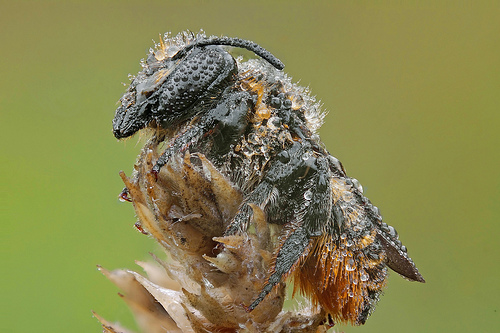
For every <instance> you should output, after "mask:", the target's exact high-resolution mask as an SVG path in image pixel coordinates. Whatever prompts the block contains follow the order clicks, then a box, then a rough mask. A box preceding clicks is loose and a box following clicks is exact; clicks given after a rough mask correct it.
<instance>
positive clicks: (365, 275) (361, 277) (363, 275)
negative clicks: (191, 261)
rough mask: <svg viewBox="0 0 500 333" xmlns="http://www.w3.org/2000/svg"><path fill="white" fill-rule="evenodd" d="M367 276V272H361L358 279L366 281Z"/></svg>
mask: <svg viewBox="0 0 500 333" xmlns="http://www.w3.org/2000/svg"><path fill="white" fill-rule="evenodd" d="M368 278H369V276H368V274H366V273H365V272H362V273H361V276H360V277H359V279H360V280H361V281H363V282H366V281H368Z"/></svg>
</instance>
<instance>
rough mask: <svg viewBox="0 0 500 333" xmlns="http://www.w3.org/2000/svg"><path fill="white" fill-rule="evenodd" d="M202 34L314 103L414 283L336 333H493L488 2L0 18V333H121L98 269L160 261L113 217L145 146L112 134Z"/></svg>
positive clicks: (497, 107)
mask: <svg viewBox="0 0 500 333" xmlns="http://www.w3.org/2000/svg"><path fill="white" fill-rule="evenodd" d="M495 3H496V4H495ZM451 4H453V5H451ZM200 28H203V29H205V31H206V32H207V34H215V35H229V36H238V37H241V38H247V39H251V40H254V41H255V42H258V43H260V44H261V45H262V46H264V47H266V48H268V49H269V50H271V51H272V52H273V53H274V54H276V55H277V56H278V57H279V58H281V59H282V60H283V61H284V63H285V64H286V71H287V72H288V73H289V74H290V75H291V76H292V77H293V78H294V79H295V80H296V81H299V80H300V83H301V84H302V85H307V86H310V87H311V89H312V91H313V93H314V94H315V95H317V96H318V98H319V99H321V101H322V103H323V105H324V108H325V109H327V110H328V111H329V114H328V116H327V118H326V124H325V125H324V127H323V128H322V130H321V135H322V138H323V141H324V142H325V144H326V146H327V148H328V149H329V150H330V152H331V153H332V154H333V155H334V156H336V157H338V158H339V159H340V160H341V161H342V162H343V164H344V166H345V167H346V169H347V171H348V173H349V175H351V176H353V177H356V178H358V179H359V180H360V181H361V183H362V184H363V185H364V187H365V193H366V194H367V195H368V197H370V199H371V200H372V201H373V202H374V203H375V204H377V205H378V206H380V207H381V211H382V213H383V215H384V217H385V220H386V221H387V222H388V223H390V224H392V225H394V226H395V227H396V229H397V230H398V231H399V233H400V235H401V239H402V240H403V242H404V244H406V246H407V247H408V248H409V253H410V255H411V256H412V257H413V259H414V260H415V262H416V263H417V264H418V267H419V269H420V271H421V272H422V274H423V275H424V277H425V278H426V280H427V283H426V284H418V283H410V282H407V281H405V280H403V279H402V278H400V277H399V276H398V275H397V274H394V273H393V274H391V276H390V278H389V283H388V287H387V288H386V291H385V295H384V296H383V297H382V299H381V301H380V303H379V305H378V307H377V310H376V311H375V313H374V314H373V316H372V317H371V318H370V319H369V320H368V322H367V324H366V325H365V326H363V327H343V326H337V327H336V330H337V331H345V332H471V331H474V332H494V331H495V332H496V331H497V330H495V329H494V327H497V329H498V326H499V324H500V321H499V310H500V301H499V299H500V292H499V291H500V290H499V276H500V274H499V273H500V271H499V267H498V263H499V261H500V260H499V254H500V253H499V250H498V246H499V241H498V239H499V235H498V234H499V232H500V228H499V224H498V220H499V216H500V209H499V204H500V200H499V199H500V176H499V172H498V170H499V166H500V161H499V157H500V154H499V151H500V149H499V144H500V134H499V127H500V126H499V124H500V116H499V111H500V6H499V5H498V1H495V2H491V3H490V2H487V1H476V2H472V1H471V2H435V1H432V2H430V1H429V2H418V3H417V2H416V1H412V2H408V3H406V2H399V1H398V2H382V1H378V2H370V3H368V2H363V1H356V2H355V3H354V2H352V3H348V2H347V1H345V2H344V1H329V2H326V1H325V2H314V3H310V4H305V3H302V2H297V1H275V2H271V1H246V2H236V1H234V2H219V1H144V2H132V1H2V2H1V12H0V49H1V59H0V62H1V63H0V66H1V67H0V74H1V80H0V108H1V120H0V127H1V128H0V135H1V140H0V142H1V145H2V151H1V157H0V158H1V168H2V169H1V173H0V174H1V177H2V179H1V181H2V191H1V196H2V197H1V206H2V209H1V214H2V216H1V220H2V229H3V230H2V232H1V233H0V234H1V238H2V239H1V249H2V261H3V263H2V274H1V279H2V280H1V284H0V285H1V287H0V288H1V290H2V291H1V299H2V305H1V306H2V308H1V309H0V310H1V311H0V313H1V314H2V323H1V324H0V325H1V327H0V331H1V332H57V331H58V332H61V331H65V332H99V331H101V329H100V326H99V324H98V323H97V320H96V319H95V318H93V317H92V314H91V312H90V311H91V309H93V310H95V311H97V312H98V313H99V314H101V315H103V316H104V317H106V318H107V319H109V320H113V321H114V320H117V321H120V322H122V323H123V324H125V325H128V326H130V327H134V324H133V320H132V319H131V314H130V312H129V310H128V309H127V307H126V306H125V305H124V303H123V302H122V301H121V300H120V299H119V297H117V296H116V293H117V292H118V290H117V288H116V287H115V286H114V285H112V284H111V283H110V282H109V281H107V280H106V278H104V277H103V276H102V275H101V274H100V273H99V272H98V271H97V270H96V267H95V265H96V264H101V265H103V266H105V267H107V268H110V269H113V268H122V267H127V268H134V269H136V268H138V267H137V266H135V264H134V260H135V259H141V260H145V259H148V257H149V255H148V252H149V251H158V249H157V248H156V246H155V245H154V244H153V241H152V240H150V239H148V238H147V237H145V236H143V235H141V234H140V233H138V232H137V231H136V230H135V229H134V228H133V224H134V222H135V218H134V212H133V209H132V207H131V205H129V204H122V203H119V202H118V201H117V194H118V193H119V192H120V190H121V188H122V184H121V181H120V179H119V177H118V171H119V170H122V169H123V170H125V171H127V172H128V173H130V170H131V167H132V164H133V162H134V160H135V156H136V154H137V152H138V150H139V148H140V146H139V145H137V139H136V138H133V139H132V140H128V141H127V142H126V143H123V142H117V141H116V140H115V139H114V138H113V135H112V133H111V119H112V118H113V115H114V110H115V107H116V102H117V100H118V99H119V98H120V96H121V94H122V93H123V92H124V89H125V88H124V87H123V85H122V84H121V82H125V83H127V82H128V78H127V74H128V73H133V74H134V73H136V72H137V71H138V70H139V60H140V59H141V58H142V57H144V56H145V54H146V51H147V50H148V48H149V47H151V46H152V45H153V42H152V40H153V39H154V40H156V41H158V34H159V33H164V32H166V31H172V32H173V33H174V34H176V33H177V32H180V31H182V30H186V29H190V30H193V31H198V30H199V29H200Z"/></svg>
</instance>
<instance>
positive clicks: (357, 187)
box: [351, 178, 363, 193]
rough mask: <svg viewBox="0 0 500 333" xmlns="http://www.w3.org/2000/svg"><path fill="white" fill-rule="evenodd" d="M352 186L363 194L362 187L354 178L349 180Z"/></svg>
mask: <svg viewBox="0 0 500 333" xmlns="http://www.w3.org/2000/svg"><path fill="white" fill-rule="evenodd" d="M351 180H352V184H353V185H354V187H355V188H356V189H357V190H358V191H359V192H360V193H363V186H361V184H360V183H359V181H358V180H357V179H356V178H351Z"/></svg>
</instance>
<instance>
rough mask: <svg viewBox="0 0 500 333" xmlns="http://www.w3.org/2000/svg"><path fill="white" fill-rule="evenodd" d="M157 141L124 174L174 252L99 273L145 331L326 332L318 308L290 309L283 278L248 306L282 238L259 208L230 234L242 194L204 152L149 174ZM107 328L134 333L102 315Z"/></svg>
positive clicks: (154, 234)
mask: <svg viewBox="0 0 500 333" xmlns="http://www.w3.org/2000/svg"><path fill="white" fill-rule="evenodd" d="M158 150H159V147H158V144H157V143H156V142H155V141H154V140H151V141H149V142H148V143H147V144H146V145H145V147H144V148H143V150H142V152H141V154H140V156H139V158H138V160H137V163H136V165H135V171H134V174H133V175H132V176H131V177H127V176H126V175H125V174H124V173H123V172H122V173H121V174H120V175H121V177H122V179H123V181H124V183H125V185H126V187H127V189H128V192H129V195H130V198H131V200H132V203H133V205H134V208H135V211H136V214H137V217H138V221H139V222H138V223H139V228H140V229H143V231H144V232H146V233H147V234H149V235H150V237H151V238H153V239H154V240H155V241H156V242H158V244H159V245H160V246H161V247H162V248H163V249H164V250H165V252H166V253H167V254H168V256H169V259H168V260H160V259H159V258H158V257H156V256H154V255H153V258H154V259H155V261H156V263H147V262H140V263H138V264H139V266H141V267H142V268H143V270H144V271H145V273H146V274H145V275H141V274H139V273H136V272H134V271H131V270H115V271H108V270H105V269H104V268H101V267H99V269H100V270H101V272H102V273H103V274H104V275H105V276H106V277H108V278H109V279H110V280H111V281H112V282H113V283H115V284H116V285H117V286H118V287H119V288H120V289H121V290H122V291H123V295H120V296H121V297H122V298H123V299H124V300H125V302H126V303H127V304H128V305H129V307H130V308H131V310H132V311H133V313H134V315H135V317H136V321H137V323H138V326H139V328H140V330H141V331H142V332H326V330H327V326H324V324H326V323H325V322H324V318H325V314H324V312H323V311H321V310H318V309H317V307H307V306H306V307H305V308H302V309H300V311H297V312H291V311H284V310H283V302H284V297H285V284H284V283H280V284H279V285H278V286H277V287H276V288H274V290H273V291H272V292H271V293H270V294H269V295H268V296H267V297H266V298H265V299H264V300H263V301H262V302H261V303H260V304H259V306H258V307H257V308H255V309H254V310H253V311H251V312H248V311H247V310H246V307H245V305H249V304H250V303H251V302H252V301H253V300H254V299H255V298H256V297H257V295H258V294H259V292H260V291H261V288H262V286H263V285H264V284H265V282H266V281H265V280H266V277H267V276H268V271H269V267H270V265H272V262H271V261H272V253H273V251H274V246H275V244H276V242H275V241H274V236H273V235H274V232H273V230H271V229H270V225H269V224H268V223H267V222H266V218H265V214H264V212H263V211H262V209H261V208H260V207H258V206H255V205H252V206H251V208H252V209H253V211H254V214H253V218H252V221H251V225H250V227H249V230H248V232H244V233H242V234H239V235H233V236H226V237H224V236H223V234H224V230H225V228H226V227H227V225H228V223H229V222H230V221H231V219H232V217H233V216H234V215H235V214H236V212H237V210H238V207H239V205H240V203H241V201H242V199H243V197H242V194H241V193H240V191H239V190H238V189H236V188H235V187H234V186H233V185H232V184H231V183H230V182H229V181H228V180H227V179H226V178H225V177H224V176H223V175H222V174H221V173H220V172H219V171H218V170H217V169H216V168H215V167H214V166H213V165H212V163H211V162H210V161H208V160H207V159H206V158H205V156H204V155H202V154H200V153H198V154H192V155H191V154H189V152H188V153H186V154H185V155H184V157H183V158H180V157H177V158H173V159H172V160H171V161H169V163H168V164H167V165H166V166H165V167H163V168H162V169H161V171H160V172H159V174H158V175H157V179H156V177H155V174H153V173H151V171H150V170H151V169H152V167H153V165H154V162H155V161H156V159H157V158H158ZM96 316H97V317H98V319H99V320H100V321H101V323H102V327H103V330H104V332H123V333H125V332H130V331H128V330H126V329H124V328H122V327H120V326H119V325H117V324H113V323H110V322H108V321H106V320H104V319H102V318H101V317H99V316H98V315H96Z"/></svg>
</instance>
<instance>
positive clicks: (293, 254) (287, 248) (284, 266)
mask: <svg viewBox="0 0 500 333" xmlns="http://www.w3.org/2000/svg"><path fill="white" fill-rule="evenodd" d="M310 242H311V238H310V236H309V235H308V234H307V232H306V231H305V230H304V229H303V228H299V229H297V230H295V231H293V232H292V234H291V235H290V236H289V237H288V238H287V239H285V241H284V242H283V243H282V244H281V247H280V248H279V250H278V255H277V257H276V264H275V266H274V269H273V271H272V274H271V276H269V279H268V280H267V283H266V285H265V286H264V288H262V291H261V292H260V293H259V296H257V298H256V299H255V300H254V301H253V302H252V304H250V306H249V307H248V308H247V310H248V311H252V310H253V309H255V307H256V306H257V305H259V303H260V302H262V300H264V298H265V297H266V296H267V294H269V293H270V292H271V290H272V289H273V287H274V286H275V285H277V284H278V283H280V282H281V281H282V280H283V276H285V275H286V274H288V273H290V271H291V270H292V269H293V266H294V265H295V264H296V263H297V261H298V259H299V258H300V257H301V256H302V255H303V254H304V253H305V252H306V251H307V247H308V245H309V243H310Z"/></svg>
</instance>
